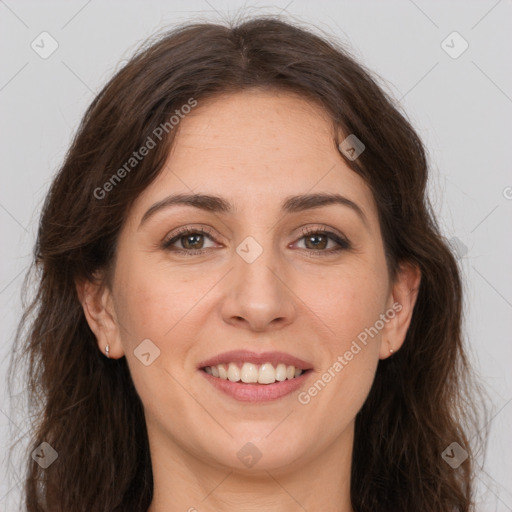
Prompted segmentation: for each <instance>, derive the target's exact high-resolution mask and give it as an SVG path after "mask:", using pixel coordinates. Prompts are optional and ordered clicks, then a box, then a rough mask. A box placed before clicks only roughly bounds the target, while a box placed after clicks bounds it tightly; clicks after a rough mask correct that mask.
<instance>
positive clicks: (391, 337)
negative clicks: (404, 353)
mask: <svg viewBox="0 0 512 512" xmlns="http://www.w3.org/2000/svg"><path fill="white" fill-rule="evenodd" d="M420 282H421V271H420V269H419V267H418V266H417V265H415V264H412V263H409V262H404V263H401V264H400V265H399V268H398V272H397V276H396V279H395V281H394V283H393V286H392V290H391V293H390V296H389V302H388V310H387V314H386V316H388V318H390V320H389V321H388V322H387V323H386V325H385V328H384V329H383V331H382V342H381V346H380V354H379V358H380V359H386V358H387V357H389V356H391V355H393V352H397V351H398V350H399V349H400V347H401V346H402V345H403V343H404V341H405V336H406V334H407V330H408V329H409V325H410V324H411V318H412V313H413V310H414V305H415V304H416V299H417V298H418V292H419V289H420ZM388 312H389V314H388ZM392 312H394V314H393V313H392ZM391 351H393V352H391Z"/></svg>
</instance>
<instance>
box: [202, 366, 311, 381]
mask: <svg viewBox="0 0 512 512" xmlns="http://www.w3.org/2000/svg"><path fill="white" fill-rule="evenodd" d="M204 370H205V372H206V373H208V374H210V375H212V376H213V377H218V378H221V379H224V380H230V381H231V382H239V381H242V382H244V383H245V384H254V383H258V384H273V383H274V382H276V381H277V382H282V381H284V380H286V379H288V380H291V379H293V378H295V377H299V376H300V375H301V374H302V373H303V370H301V369H300V368H295V366H293V365H289V366H286V365H285V364H284V363H279V364H278V365H277V367H276V368H274V366H273V365H272V364H271V363H264V364H262V365H260V366H258V365H256V364H253V363H247V362H246V363H243V364H242V365H241V368H240V367H239V365H238V364H237V363H229V364H228V365H225V364H217V365H215V366H206V367H205V368H204Z"/></svg>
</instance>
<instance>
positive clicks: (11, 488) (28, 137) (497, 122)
mask: <svg viewBox="0 0 512 512" xmlns="http://www.w3.org/2000/svg"><path fill="white" fill-rule="evenodd" d="M244 7H245V9H243V8H244ZM237 12H245V13H249V14H263V13H268V14H270V13H274V14H277V13H281V14H282V15H283V16H285V17H289V18H291V19H295V20H298V21H306V22H309V23H312V24H314V25H315V26H317V27H319V28H320V29H321V30H323V31H325V32H326V33H328V34H332V35H334V36H336V37H338V38H340V39H342V40H343V41H345V42H346V43H348V44H349V45H350V46H351V47H352V48H353V50H354V52H355V55H356V56H357V57H358V58H359V59H360V60H361V62H362V63H364V64H365V65H366V66H368V67H369V68H370V69H372V70H373V71H374V72H375V73H377V74H378V75H379V76H380V77H381V78H382V82H381V85H383V86H384V87H385V88H386V89H387V90H388V91H390V92H391V93H392V94H393V96H394V97H395V98H396V99H397V100H399V102H400V103H401V105H402V106H403V108H404V110H405V111H406V113H407V114H408V116H409V117H410V119H411V121H412V122H413V124H414V126H415V127H416V128H417V130H418V132H419V134H420V136H421V137H422V138H423V139H424V141H425V143H426V146H427V148H428V150H429V155H430V161H431V171H432V173H431V182H430V195H431V199H432V201H433V204H434V207H435V209H436V211H437V212H438V214H439V219H440V224H441V226H442V229H443V232H444V234H445V236H446V237H447V238H449V239H451V240H452V243H453V244H454V247H456V248H457V252H458V254H459V260H460V264H461V268H462V271H463V274H464V278H465V291H466V298H465V300H466V302H465V318H466V323H465V332H466V336H467V338H468V339H469V340H470V345H471V357H472V360H473V361H474V364H475V365H476V367H477V369H478V370H479V372H480V374H481V375H482V378H483V379H484V383H485V386H486V389H487V390H488V392H489V396H490V401H489V404H488V405H489V407H490V408H491V412H492V414H491V421H490V423H489V428H490V439H489V447H488V453H487V457H486V461H485V466H484V471H483V472H482V473H481V474H480V476H479V478H478V482H479V489H478V491H479V503H480V507H479V508H480V509H481V510H486V511H509V510H512V487H511V485H510V481H511V478H510V476H511V474H512V471H511V470H512V462H511V455H512V449H511V445H510V432H511V428H510V426H511V423H512V404H511V403H510V402H511V400H512V382H511V371H510V363H511V361H512V358H511V355H512V348H511V347H512V344H511V343H510V331H511V327H512V325H511V324H512V322H511V318H512V315H511V313H512V273H511V272H510V271H509V270H510V262H511V261H512V257H511V256H512V244H511V241H510V239H511V236H510V235H511V230H510V227H511V219H512V216H511V212H512V174H511V171H510V161H511V146H512V142H511V140H510V138H511V135H512V130H511V128H512V127H511V124H512V121H511V119H512V118H511V113H512V99H511V97H512V73H511V69H510V64H508V65H507V64H506V62H509V61H510V59H509V58H508V59H507V58H506V55H507V54H509V55H510V31H511V29H512V23H511V22H512V5H511V2H510V1H506V0H501V1H495V0H489V1H487V0H485V1H478V2H437V1H426V0H415V1H412V0H401V1H395V2H391V1H381V2H355V1H354V2H348V1H340V0H330V1H324V2H315V4H313V2H307V1H305V0H291V1H290V0H285V1H282V0H279V1H278V2H277V4H274V5H271V4H266V3H263V2H252V3H246V4H243V3H242V2H235V1H220V0H209V1H206V0H196V1H183V0H182V1H178V0H175V1H168V2H157V1H155V2H152V3H150V4H148V3H144V2H134V1H131V2H126V1H124V2H108V3H107V2H103V3H101V2H100V1H99V0H92V1H66V2H52V1H47V2H44V3H43V2H24V1H15V0H6V1H2V0H0V43H1V45H0V47H1V48H2V66H1V74H0V108H1V120H2V122H1V124H0V126H1V128H0V129H1V136H0V141H1V142H0V144H1V155H2V166H1V172H2V180H1V185H0V224H1V244H0V251H1V253H0V259H1V262H2V265H1V269H0V304H1V318H2V321H1V325H0V328H1V331H0V332H1V343H0V378H1V379H2V386H1V388H0V389H1V391H0V443H1V444H2V450H1V453H2V460H1V461H0V464H1V465H0V475H1V479H0V511H2V510H6V511H7V510H8V511H12V510H17V509H18V507H17V506H16V505H15V503H16V502H17V501H16V500H17V499H19V493H20V486H19V485H17V482H18V481H21V480H22V477H23V476H22V474H21V470H20V465H19V463H18V462H17V460H16V457H14V459H13V460H11V461H10V462H9V459H8V443H9V440H10V439H11V436H13V435H15V436H22V435H23V432H24V430H25V427H24V424H23V418H22V415H21V416H20V418H18V416H16V414H15V412H16V410H19V408H20V407H21V403H20V402H19V398H18V396H15V397H14V400H12V401H11V400H10V399H9V396H8V393H7V390H6V389H5V387H6V386H5V384H4V382H5V375H6V371H7V365H8V362H9V355H10V352H11V349H12V340H13V334H14V329H15V327H16V324H17V322H18V320H19V317H20V312H21V303H20V289H21V284H22V281H23V275H24V273H25V270H26V268H27V266H28V264H29V262H30V258H31V252H32V247H33V244H34V241H35V235H36V232H37V221H38V218H39V212H40V207H41V204H42V201H43V199H44V197H45V194H46V192H47V190H48V187H49V184H50V182H51V179H52V176H53V175H54V173H55V172H56V170H57V169H58V166H59V165H60V163H61V162H62V160H63V157H64V154H65V152H66V150H67V148H68V145H69V143H70V141H71V137H72V135H73V134H74V132H75V130H76V128H77V125H78V122H79V120H80V118H81V117H82V115H83V113H84V111H85V108H86V107H87V106H88V104H89V103H90V102H91V101H92V99H93V97H94V95H95V94H96V93H97V92H98V91H99V89H100V87H101V86H102V85H103V84H104V83H105V82H106V80H107V79H108V78H109V77H110V76H111V75H112V73H113V71H114V70H115V68H116V67H117V66H119V64H120V63H121V62H122V61H123V59H126V58H127V57H128V56H129V55H130V54H131V53H132V51H133V50H134V49H135V48H136V47H137V46H138V44H139V43H140V42H141V41H142V40H143V39H145V38H146V37H148V36H150V35H151V34H153V33H154V32H155V31H159V30H162V29H163V28H165V27H167V26H169V25H172V24H174V23H176V22H183V21H186V20H194V21H198V20H202V21H206V20H207V21H212V20H217V21H219V20H221V19H222V18H224V17H226V16H230V15H233V14H235V13H237ZM43 31H47V32H48V33H50V34H51V36H52V37H53V38H54V39H55V40H56V41H57V42H58V45H59V46H58V48H57V50H56V51H55V52H54V53H53V54H52V55H51V56H50V57H48V58H47V59H42V58H41V57H40V56H39V55H38V54H37V53H36V52H35V51H34V50H33V49H32V48H31V43H32V41H34V40H36V43H37V41H38V40H40V39H38V36H39V34H40V33H41V32H43ZM453 31H457V32H459V33H460V34H461V36H462V37H463V38H464V39H465V40H466V41H467V43H468V44H469V47H468V49H467V50H466V51H465V52H464V53H462V54H461V55H460V56H459V57H458V58H452V57H451V56H450V55H448V54H447V53H446V52H445V50H444V49H443V47H442V46H441V43H442V41H443V40H445V39H446V38H447V36H448V35H449V34H451V33H452V32H453ZM448 44H449V45H450V46H452V47H453V48H452V49H451V50H450V51H451V52H452V53H453V52H454V51H457V50H459V49H460V48H462V46H461V42H460V41H457V40H456V39H455V40H454V39H453V37H452V38H451V39H450V38H449V39H448ZM46 48H48V46H46ZM126 115H129V112H127V113H126ZM507 262H509V263H508V264H507ZM19 386H20V387H19V390H20V391H21V390H22V388H23V383H22V382H20V384H19ZM17 408H18V409H17ZM441 463H442V461H441Z"/></svg>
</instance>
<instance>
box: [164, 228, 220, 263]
mask: <svg viewBox="0 0 512 512" xmlns="http://www.w3.org/2000/svg"><path fill="white" fill-rule="evenodd" d="M205 237H208V238H209V239H210V240H213V238H212V234H211V232H210V231H209V230H208V229H207V228H205V227H203V228H200V229H197V228H195V229H194V228H189V227H186V228H182V229H180V230H179V231H178V232H177V233H176V232H174V233H171V235H170V236H169V237H167V238H166V239H164V241H163V242H162V249H165V250H167V251H173V252H178V253H182V254H186V255H187V256H193V255H195V254H202V253H204V252H206V249H208V248H209V247H206V248H205V247H204V238H205ZM175 244H179V245H180V246H181V247H179V246H178V247H174V246H175Z"/></svg>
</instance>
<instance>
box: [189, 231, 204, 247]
mask: <svg viewBox="0 0 512 512" xmlns="http://www.w3.org/2000/svg"><path fill="white" fill-rule="evenodd" d="M201 236H202V235H200V234H196V235H187V236H186V237H185V239H186V243H185V247H187V248H189V249H190V248H192V249H197V247H194V246H195V243H197V238H198V237H201ZM194 239H196V242H194V241H193V240H194ZM191 241H192V242H191ZM188 246H192V247H188Z"/></svg>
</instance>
